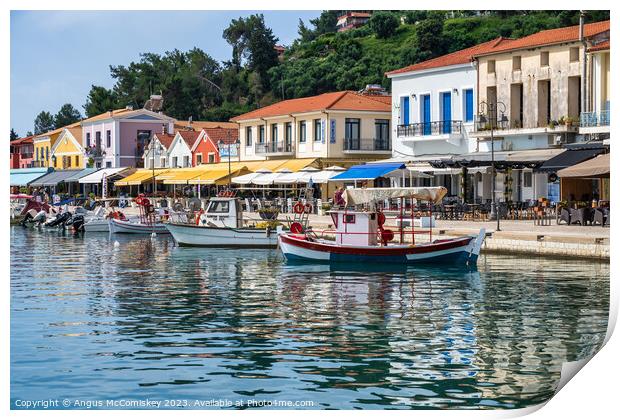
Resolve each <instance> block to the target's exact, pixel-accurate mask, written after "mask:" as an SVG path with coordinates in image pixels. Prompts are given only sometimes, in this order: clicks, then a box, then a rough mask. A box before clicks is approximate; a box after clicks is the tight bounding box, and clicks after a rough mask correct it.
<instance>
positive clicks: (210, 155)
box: [208, 153, 215, 163]
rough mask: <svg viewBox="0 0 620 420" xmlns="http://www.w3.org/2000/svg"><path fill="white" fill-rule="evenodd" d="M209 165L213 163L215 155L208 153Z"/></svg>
mask: <svg viewBox="0 0 620 420" xmlns="http://www.w3.org/2000/svg"><path fill="white" fill-rule="evenodd" d="M208 159H209V163H215V153H209V157H208Z"/></svg>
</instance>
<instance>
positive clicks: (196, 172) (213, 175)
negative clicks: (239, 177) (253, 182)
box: [156, 162, 247, 185]
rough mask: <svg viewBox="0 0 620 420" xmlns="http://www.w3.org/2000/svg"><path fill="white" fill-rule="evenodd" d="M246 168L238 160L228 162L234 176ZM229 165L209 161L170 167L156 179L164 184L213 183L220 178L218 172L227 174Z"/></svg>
mask: <svg viewBox="0 0 620 420" xmlns="http://www.w3.org/2000/svg"><path fill="white" fill-rule="evenodd" d="M241 170H245V171H247V169H246V168H245V166H244V165H243V164H242V163H240V162H231V163H230V172H231V174H232V175H231V176H236V174H238V173H239V171H241ZM228 171H229V167H228V162H226V163H209V164H205V165H198V166H195V167H193V168H180V169H171V170H170V172H168V173H166V174H164V175H161V176H158V177H157V178H156V179H158V180H159V179H161V180H162V181H164V184H176V185H185V184H213V183H215V181H216V180H218V179H220V178H221V176H220V174H221V173H223V174H225V176H227V175H228Z"/></svg>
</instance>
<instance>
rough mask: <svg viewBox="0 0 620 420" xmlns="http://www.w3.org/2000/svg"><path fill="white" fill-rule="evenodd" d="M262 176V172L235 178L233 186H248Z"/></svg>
mask: <svg viewBox="0 0 620 420" xmlns="http://www.w3.org/2000/svg"><path fill="white" fill-rule="evenodd" d="M261 175H262V173H260V172H250V173H249V174H245V175H241V176H236V177H234V178H233V179H232V182H233V184H239V185H248V184H251V183H252V180H253V179H254V178H256V177H258V176H261Z"/></svg>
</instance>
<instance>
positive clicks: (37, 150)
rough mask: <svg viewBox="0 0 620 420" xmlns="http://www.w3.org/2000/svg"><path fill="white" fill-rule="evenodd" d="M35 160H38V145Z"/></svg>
mask: <svg viewBox="0 0 620 420" xmlns="http://www.w3.org/2000/svg"><path fill="white" fill-rule="evenodd" d="M36 160H39V148H38V147H37V150H36Z"/></svg>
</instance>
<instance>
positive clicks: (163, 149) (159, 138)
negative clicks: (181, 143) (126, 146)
mask: <svg viewBox="0 0 620 420" xmlns="http://www.w3.org/2000/svg"><path fill="white" fill-rule="evenodd" d="M174 137H175V135H174V134H169V133H166V132H162V133H155V134H153V138H152V139H151V141H150V142H149V144H148V146H147V147H146V148H145V149H144V153H142V160H143V161H144V167H145V168H153V165H154V166H155V168H167V167H168V163H169V152H170V146H171V145H172V141H173V140H174Z"/></svg>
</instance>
